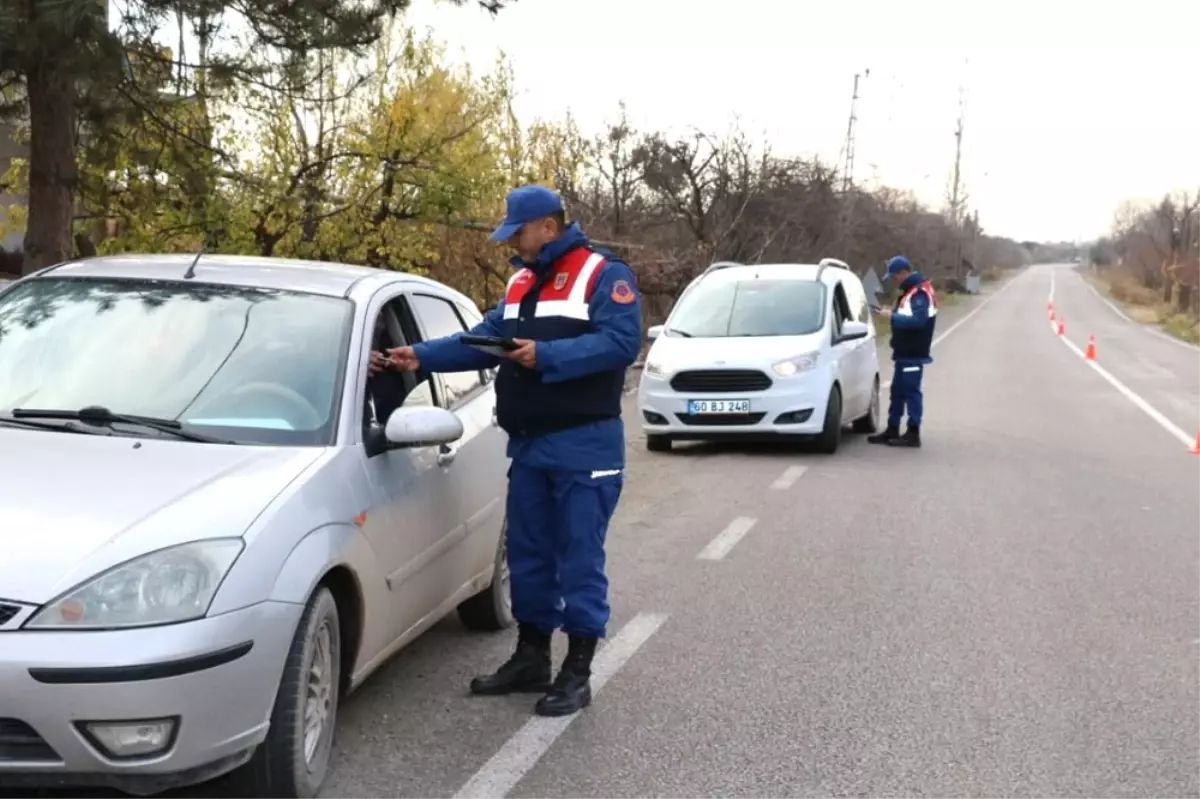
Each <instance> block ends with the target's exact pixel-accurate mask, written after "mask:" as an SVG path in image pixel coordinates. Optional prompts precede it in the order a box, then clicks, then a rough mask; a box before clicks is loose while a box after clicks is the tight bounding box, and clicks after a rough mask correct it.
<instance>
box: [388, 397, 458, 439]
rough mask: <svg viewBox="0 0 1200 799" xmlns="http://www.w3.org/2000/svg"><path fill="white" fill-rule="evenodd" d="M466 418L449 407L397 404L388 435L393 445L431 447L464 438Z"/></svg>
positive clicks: (389, 421) (390, 419)
mask: <svg viewBox="0 0 1200 799" xmlns="http://www.w3.org/2000/svg"><path fill="white" fill-rule="evenodd" d="M462 435H463V424H462V421H461V420H460V419H459V418H458V417H457V416H455V415H454V414H453V413H451V412H450V411H448V410H446V409H445V408H437V407H432V406H428V405H427V406H423V407H413V408H397V409H396V410H395V411H393V412H392V415H391V416H389V417H388V420H387V427H385V428H384V437H386V438H387V440H388V443H389V444H391V445H392V446H393V447H431V446H434V445H435V444H449V443H450V442H451V441H457V440H458V439H460V438H462Z"/></svg>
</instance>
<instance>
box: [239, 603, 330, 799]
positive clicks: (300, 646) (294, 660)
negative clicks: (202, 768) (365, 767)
mask: <svg viewBox="0 0 1200 799" xmlns="http://www.w3.org/2000/svg"><path fill="white" fill-rule="evenodd" d="M341 655H342V639H341V621H340V618H339V616H338V609H337V603H336V602H335V601H334V599H333V594H331V593H330V592H329V589H328V588H326V587H325V586H323V585H322V586H319V587H318V588H317V590H316V591H315V592H313V595H312V597H310V598H309V600H308V604H307V605H306V606H305V608H304V614H303V615H302V616H301V617H300V624H299V625H297V627H296V633H295V635H294V636H293V638H292V645H291V648H290V649H289V650H288V656H287V661H286V662H285V664H284V667H283V677H282V678H281V679H280V681H279V690H278V692H277V693H276V694H275V707H274V709H273V710H272V711H271V727H270V730H269V731H268V732H267V737H266V739H265V740H264V741H263V742H262V743H261V744H260V745H259V747H258V750H257V751H255V753H254V755H253V756H252V757H251V758H250V761H249V762H248V763H247V764H246V765H245V766H243V767H242V768H241V769H239V770H238V771H236V772H235V773H234V774H233V775H232V776H233V783H234V787H235V788H237V789H240V790H239V795H242V796H263V797H287V799H311V797H315V796H316V795H317V794H318V792H319V791H320V790H321V786H322V785H323V784H324V782H325V777H326V775H327V773H328V771H329V759H330V754H331V752H332V750H333V735H334V727H335V726H336V721H337V708H338V699H339V698H340V693H341V677H342V662H341ZM310 703H311V704H310ZM312 714H315V715H317V716H318V717H323V723H322V724H321V726H320V729H319V730H316V731H314V735H313V736H312V737H311V738H310V736H309V734H308V732H307V730H306V726H307V725H306V719H307V718H309V716H310V715H312Z"/></svg>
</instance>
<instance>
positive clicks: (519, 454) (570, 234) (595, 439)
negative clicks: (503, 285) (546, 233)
mask: <svg viewBox="0 0 1200 799" xmlns="http://www.w3.org/2000/svg"><path fill="white" fill-rule="evenodd" d="M587 244H588V241H587V237H586V236H584V234H583V231H582V230H580V229H579V226H578V225H575V224H572V225H570V226H569V227H568V228H567V229H566V230H565V231H563V234H562V235H561V236H560V237H559V238H557V239H555V240H554V241H552V242H550V243H549V244H547V245H546V246H545V247H543V248H542V251H541V252H540V253H538V257H537V259H536V260H535V261H534V262H533V263H525V262H524V261H522V260H521V258H520V257H519V256H514V257H513V258H512V264H513V266H514V267H516V268H517V269H522V268H529V269H532V270H533V271H534V272H536V273H538V274H539V275H541V274H544V273H545V271H546V270H548V269H550V267H551V266H552V265H553V264H554V262H555V261H557V260H558V259H559V258H561V257H562V256H563V255H564V254H565V253H567V252H568V251H569V250H571V249H574V248H575V247H578V246H580V245H587ZM604 254H605V255H606V256H607V260H606V262H605V264H604V266H603V267H602V268H601V270H600V272H599V274H598V275H597V276H596V282H595V287H594V290H593V292H592V296H591V298H590V300H589V302H588V312H589V316H590V320H591V324H592V330H591V331H590V332H588V333H585V334H584V335H581V336H576V337H574V338H565V339H556V340H554V341H539V342H537V345H536V349H535V352H536V361H537V363H536V366H535V368H536V369H538V370H539V371H541V373H542V381H543V382H546V383H551V382H558V381H563V380H571V379H573V378H577V377H583V376H585V375H588V374H592V373H594V372H603V371H608V370H612V369H624V368H626V367H628V366H629V365H630V364H632V363H633V362H634V361H635V360H636V359H637V354H638V350H639V349H640V347H641V343H642V312H641V298H640V296H638V297H637V298H636V299H635V301H634V302H626V303H618V302H616V301H614V300H613V299H612V296H611V295H612V293H613V284H615V283H616V282H617V281H619V280H624V281H625V282H626V284H627V285H628V286H633V287H636V286H637V282H636V279H635V278H634V275H633V270H632V269H630V268H629V266H628V264H625V263H624V262H622V261H620V260H618V259H617V258H616V257H615V256H613V255H612V254H610V253H607V252H606V253H604ZM635 291H636V289H635ZM503 321H504V298H501V299H500V302H499V303H498V304H497V305H496V306H495V307H494V308H492V309H491V310H489V311H488V312H487V313H486V314H485V315H484V317H483V320H482V321H481V322H480V323H479V324H477V325H475V327H473V328H471V330H470V331H469V332H470V333H471V335H476V336H502V335H504V328H503ZM413 351H414V352H415V354H416V356H417V358H418V360H420V362H421V368H422V370H425V371H430V372H468V371H472V370H475V369H491V368H493V367H495V366H498V365H499V364H500V359H499V358H497V357H495V356H492V355H488V354H487V353H483V352H480V351H479V350H476V349H472V348H471V347H468V346H466V345H465V344H462V343H461V342H459V341H458V336H457V335H454V336H447V337H445V338H440V339H433V340H431V341H426V342H423V343H421V344H417V345H416V346H414V347H413ZM508 456H509V457H510V458H512V459H513V460H515V461H520V462H521V463H523V464H526V465H528V466H532V467H535V468H541V469H560V470H566V471H585V472H591V471H596V470H609V469H624V468H625V428H624V425H623V424H622V422H621V419H620V418H614V419H604V420H602V421H598V422H592V423H589V424H585V425H581V426H579V427H572V428H569V429H567V430H559V431H556V432H554V433H549V434H547V435H542V436H533V437H529V438H518V437H511V438H510V439H509V442H508Z"/></svg>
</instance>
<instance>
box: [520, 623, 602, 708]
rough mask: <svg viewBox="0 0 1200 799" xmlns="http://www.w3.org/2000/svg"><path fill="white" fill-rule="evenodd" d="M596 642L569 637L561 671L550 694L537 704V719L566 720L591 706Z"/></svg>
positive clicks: (590, 639) (595, 640) (589, 639)
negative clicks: (591, 680) (554, 717)
mask: <svg viewBox="0 0 1200 799" xmlns="http://www.w3.org/2000/svg"><path fill="white" fill-rule="evenodd" d="M596 643H597V639H595V638H580V637H578V636H574V635H573V636H571V638H570V645H569V648H568V649H567V656H566V658H564V659H563V664H562V669H560V670H559V672H558V677H557V679H555V680H554V685H553V686H551V688H550V690H549V691H548V692H547V693H546V695H545V696H543V697H542V698H541V699H539V700H538V701H537V705H535V706H534V708H533V709H534V712H535V713H537V714H538V715H539V716H569V715H571V714H572V713H575V712H577V711H580V710H583V709H584V708H585V707H587V706H588V705H590V704H591V703H592V685H591V682H590V678H591V676H592V657H593V656H595V654H596Z"/></svg>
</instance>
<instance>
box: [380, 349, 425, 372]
mask: <svg viewBox="0 0 1200 799" xmlns="http://www.w3.org/2000/svg"><path fill="white" fill-rule="evenodd" d="M387 358H388V362H389V363H390V364H391V365H392V366H394V367H396V368H397V369H399V370H400V371H401V372H415V371H417V370H418V369H420V368H421V362H420V361H419V360H417V355H416V353H414V352H413V348H412V347H392V348H391V349H390V350H388V351H387Z"/></svg>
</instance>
